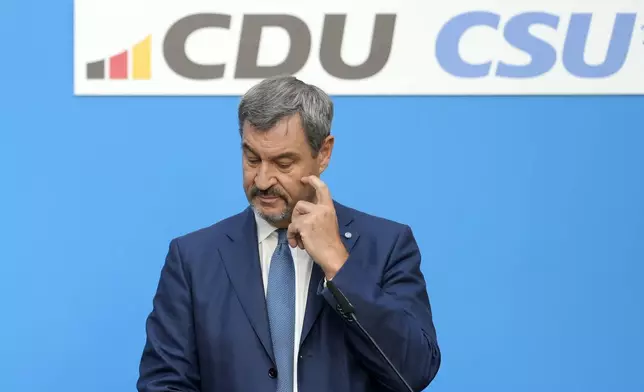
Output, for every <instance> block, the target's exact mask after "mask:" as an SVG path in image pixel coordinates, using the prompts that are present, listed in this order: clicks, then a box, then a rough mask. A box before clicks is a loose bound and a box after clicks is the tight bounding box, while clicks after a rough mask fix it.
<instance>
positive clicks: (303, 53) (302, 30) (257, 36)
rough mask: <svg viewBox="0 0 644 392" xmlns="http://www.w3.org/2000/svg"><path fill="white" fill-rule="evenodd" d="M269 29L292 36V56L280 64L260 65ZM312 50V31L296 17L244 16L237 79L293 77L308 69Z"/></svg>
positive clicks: (236, 72)
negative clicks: (266, 29) (263, 40)
mask: <svg viewBox="0 0 644 392" xmlns="http://www.w3.org/2000/svg"><path fill="white" fill-rule="evenodd" d="M265 27H278V28H281V29H283V30H285V31H286V32H287V33H288V35H289V39H290V47H289V51H288V54H287V55H286V58H285V59H284V60H283V61H282V62H281V63H279V64H277V65H269V66H260V65H258V64H257V60H258V57H259V48H260V44H261V38H262V31H263V29H264V28H265ZM310 51H311V32H310V31H309V28H308V27H307V25H306V23H304V22H303V21H302V20H301V19H299V18H297V17H295V16H293V15H244V23H243V25H242V32H241V38H240V40H239V52H238V54H237V69H236V70H235V78H239V79H262V78H269V77H271V76H277V75H293V74H295V73H297V72H298V71H300V70H301V69H302V68H303V67H304V65H305V64H306V62H307V61H308V59H309V53H310Z"/></svg>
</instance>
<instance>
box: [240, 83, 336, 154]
mask: <svg viewBox="0 0 644 392" xmlns="http://www.w3.org/2000/svg"><path fill="white" fill-rule="evenodd" d="M295 114H299V116H300V121H301V122H302V127H303V128H304V132H305V133H306V136H307V139H308V141H309V145H310V146H311V150H312V151H313V155H317V153H318V152H320V148H322V143H323V142H324V139H326V138H327V136H329V135H330V134H331V123H332V121H333V102H332V101H331V98H330V97H329V96H328V95H327V94H326V93H325V92H324V91H322V90H321V89H320V88H318V87H316V86H313V85H311V84H306V83H304V82H303V81H301V80H299V79H297V78H296V77H294V76H277V77H272V78H268V79H265V80H263V81H262V82H260V83H258V84H256V85H255V86H253V87H252V88H251V89H250V90H248V92H246V94H244V96H243V97H242V100H241V102H240V103H239V109H238V116H239V133H240V135H241V134H242V133H243V128H244V123H245V122H246V121H248V122H249V123H250V125H252V126H253V127H254V128H256V129H258V130H262V131H267V130H269V129H271V128H273V127H274V126H275V125H276V124H277V123H278V122H279V121H280V120H281V119H283V118H285V117H290V116H292V115H295Z"/></svg>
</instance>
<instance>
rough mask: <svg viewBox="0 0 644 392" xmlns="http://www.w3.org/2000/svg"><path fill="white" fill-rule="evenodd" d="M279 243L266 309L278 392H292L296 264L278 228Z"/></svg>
mask: <svg viewBox="0 0 644 392" xmlns="http://www.w3.org/2000/svg"><path fill="white" fill-rule="evenodd" d="M277 233H278V238H279V240H278V243H277V248H275V252H274V253H273V257H272V258H271V266H270V270H269V273H268V290H267V294H266V307H267V310H268V321H269V324H270V329H271V340H272V341H273V353H274V354H275V362H276V365H277V392H292V391H293V350H294V344H295V265H294V264H293V256H292V255H291V249H290V246H289V244H288V241H287V238H286V229H279V230H278V231H277Z"/></svg>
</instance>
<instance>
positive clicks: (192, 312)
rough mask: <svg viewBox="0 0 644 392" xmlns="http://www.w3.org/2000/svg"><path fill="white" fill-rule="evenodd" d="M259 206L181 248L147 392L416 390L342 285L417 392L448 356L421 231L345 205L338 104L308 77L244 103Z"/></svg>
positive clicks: (151, 328) (249, 187) (173, 246)
mask: <svg viewBox="0 0 644 392" xmlns="http://www.w3.org/2000/svg"><path fill="white" fill-rule="evenodd" d="M238 115H239V127H240V135H241V140H242V167H243V185H244V190H245V192H246V196H247V198H248V201H249V204H250V206H249V207H248V208H247V209H246V210H244V211H243V212H241V213H239V214H237V215H234V216H231V217H229V218H227V219H225V220H223V221H221V222H218V223H216V224H214V225H212V226H210V227H208V228H204V229H201V230H198V231H195V232H193V233H190V234H187V235H184V236H181V237H179V238H175V239H174V240H172V241H171V243H170V247H169V252H168V255H167V258H166V261H165V264H164V267H163V269H162V272H161V277H160V280H159V285H158V288H157V292H156V295H155V297H154V301H153V310H152V312H151V314H150V315H149V317H148V319H147V323H146V331H147V339H146V343H145V347H144V351H143V355H142V359H141V364H140V376H139V380H138V382H137V388H138V390H139V391H140V392H161V391H181V392H197V391H198V392H268V391H277V392H378V391H404V390H405V389H404V388H405V386H404V384H402V383H401V382H400V381H399V379H398V378H397V376H396V374H395V372H393V371H392V370H391V369H390V368H389V367H388V366H387V363H386V361H384V360H383V358H382V357H381V356H380V355H379V353H378V351H377V350H376V349H374V347H373V345H372V344H370V342H369V340H368V339H366V338H365V335H363V334H362V333H361V331H360V329H359V328H358V327H357V326H356V324H355V323H354V322H351V321H350V320H349V319H347V318H346V317H344V316H343V312H341V311H340V310H341V309H338V303H337V302H336V299H335V297H334V296H333V294H332V293H331V292H330V290H329V287H327V282H329V281H331V282H333V284H334V285H335V286H336V287H337V288H338V289H340V290H341V291H342V292H343V293H344V294H345V295H346V297H347V298H348V299H349V301H350V302H351V303H352V304H353V306H354V307H355V313H356V315H357V317H358V319H359V321H360V323H361V324H362V325H363V326H364V328H365V329H366V330H367V331H368V332H369V334H370V335H371V336H372V337H373V339H374V340H375V341H376V342H377V343H378V345H379V346H380V347H381V348H382V349H383V351H384V352H385V353H386V355H387V356H388V357H389V359H390V360H391V362H392V363H393V364H394V365H395V366H396V368H397V369H398V370H399V371H400V373H401V374H402V375H403V377H404V378H405V379H406V381H407V383H408V384H409V385H410V386H411V387H412V388H413V389H414V390H415V391H421V390H423V389H424V388H425V387H426V386H427V385H429V383H430V382H431V381H432V380H433V379H434V377H435V375H436V373H437V372H438V369H439V366H440V361H441V354H440V350H439V347H438V344H437V340H436V331H435V329H434V325H433V321H432V313H431V309H430V304H429V298H428V295H427V291H426V285H425V280H424V277H423V275H422V273H421V270H420V262H421V256H420V251H419V249H418V246H417V244H416V241H415V239H414V236H413V234H412V231H411V229H410V228H409V227H408V226H406V225H404V224H400V223H395V222H392V221H389V220H386V219H383V218H379V217H375V216H372V215H368V214H366V213H363V212H360V211H357V210H355V209H352V208H349V207H346V206H343V205H342V204H340V203H338V202H336V201H334V200H333V199H332V197H331V194H330V192H329V189H328V188H327V186H326V185H325V184H324V182H322V181H321V180H320V178H319V176H320V174H322V172H324V170H325V169H326V168H327V167H328V165H329V162H330V159H331V153H332V150H333V146H334V141H335V140H334V137H333V136H331V134H330V129H331V122H332V119H333V104H332V102H331V100H330V98H329V97H328V96H327V95H326V94H325V93H324V92H323V91H322V90H320V89H319V88H317V87H315V86H312V85H308V84H306V83H303V82H302V81H300V80H298V79H296V78H294V77H276V78H270V79H267V80H265V81H263V82H261V83H259V84H258V85H256V86H254V87H253V88H251V89H250V90H249V91H248V92H247V93H246V94H245V95H244V97H243V98H242V101H241V103H240V105H239V113H238Z"/></svg>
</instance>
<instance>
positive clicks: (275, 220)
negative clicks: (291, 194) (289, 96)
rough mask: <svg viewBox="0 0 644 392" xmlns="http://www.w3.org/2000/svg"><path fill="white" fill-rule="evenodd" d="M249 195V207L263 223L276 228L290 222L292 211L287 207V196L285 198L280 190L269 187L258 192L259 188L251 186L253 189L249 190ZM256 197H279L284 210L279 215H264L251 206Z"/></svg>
mask: <svg viewBox="0 0 644 392" xmlns="http://www.w3.org/2000/svg"><path fill="white" fill-rule="evenodd" d="M249 193H250V206H251V208H252V209H253V211H254V212H255V213H256V214H257V215H259V216H260V217H262V218H263V219H264V220H265V221H267V222H268V223H270V224H271V225H273V226H277V225H279V224H280V223H283V222H288V221H290V219H291V216H292V215H293V209H292V208H291V207H290V206H289V205H288V198H287V196H286V195H285V194H284V193H283V192H282V191H281V189H279V188H274V187H271V188H270V189H267V190H265V191H261V190H260V189H259V188H257V187H256V186H253V187H252V188H251V189H250V192H249ZM257 196H277V197H280V198H282V200H284V204H285V205H286V207H284V209H283V210H282V212H280V213H279V214H272V215H267V214H264V213H262V212H261V211H260V210H259V208H257V207H256V206H255V205H254V204H253V201H252V200H253V199H254V198H255V197H257Z"/></svg>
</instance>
